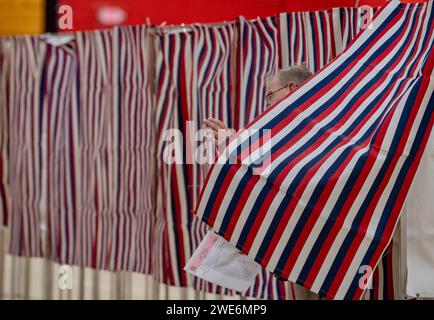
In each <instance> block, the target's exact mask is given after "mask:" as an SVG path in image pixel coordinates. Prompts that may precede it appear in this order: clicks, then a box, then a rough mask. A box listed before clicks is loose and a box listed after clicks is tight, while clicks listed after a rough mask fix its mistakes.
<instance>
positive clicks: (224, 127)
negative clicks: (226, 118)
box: [208, 118, 229, 129]
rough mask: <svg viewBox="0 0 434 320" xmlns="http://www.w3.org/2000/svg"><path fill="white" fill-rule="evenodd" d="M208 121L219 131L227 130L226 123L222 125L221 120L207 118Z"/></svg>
mask: <svg viewBox="0 0 434 320" xmlns="http://www.w3.org/2000/svg"><path fill="white" fill-rule="evenodd" d="M208 120H209V121H211V122H214V123H215V124H216V125H218V126H219V127H220V128H221V129H229V128H228V126H227V125H226V123H224V122H223V121H221V120H218V119H215V118H208Z"/></svg>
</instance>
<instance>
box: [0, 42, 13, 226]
mask: <svg viewBox="0 0 434 320" xmlns="http://www.w3.org/2000/svg"><path fill="white" fill-rule="evenodd" d="M10 41H11V40H9V39H8V38H7V37H4V38H0V114H1V115H2V117H1V119H0V228H1V226H3V225H7V223H8V211H9V206H10V204H9V180H8V167H9V161H8V145H9V126H8V100H7V93H8V91H7V89H8V80H9V62H8V59H9V58H8V57H9V54H8V51H9V43H10Z"/></svg>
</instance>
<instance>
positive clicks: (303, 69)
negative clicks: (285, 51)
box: [267, 64, 313, 86]
mask: <svg viewBox="0 0 434 320" xmlns="http://www.w3.org/2000/svg"><path fill="white" fill-rule="evenodd" d="M312 75H313V73H312V72H311V71H310V70H309V69H308V68H307V66H306V65H305V64H298V65H295V66H292V67H289V68H288V69H281V70H278V71H277V72H276V73H274V74H272V75H270V76H269V77H268V78H267V83H269V82H270V81H271V80H273V79H275V78H277V79H278V80H279V83H280V84H281V85H282V86H286V85H288V84H289V83H290V82H292V81H294V82H295V84H296V85H297V86H299V85H301V84H302V83H303V82H305V81H306V80H307V79H309V78H310V77H311V76H312Z"/></svg>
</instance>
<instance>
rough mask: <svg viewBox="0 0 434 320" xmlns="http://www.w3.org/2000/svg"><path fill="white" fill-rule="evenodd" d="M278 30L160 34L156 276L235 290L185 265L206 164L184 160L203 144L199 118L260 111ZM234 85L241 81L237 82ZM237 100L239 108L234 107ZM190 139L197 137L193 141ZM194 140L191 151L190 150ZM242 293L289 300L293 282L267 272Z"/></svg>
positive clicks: (259, 26)
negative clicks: (175, 155)
mask: <svg viewBox="0 0 434 320" xmlns="http://www.w3.org/2000/svg"><path fill="white" fill-rule="evenodd" d="M240 35H244V37H242V36H240ZM275 35H276V26H275V22H274V20H273V19H267V20H263V21H261V20H257V21H254V22H247V21H246V20H245V19H240V21H238V22H237V23H228V24H222V25H219V26H203V25H192V26H189V27H188V29H187V28H184V29H182V28H179V29H176V28H175V29H173V28H168V29H165V30H163V31H162V33H161V34H160V35H159V37H158V39H157V43H158V46H157V51H156V60H157V70H156V74H157V81H156V83H157V90H156V91H157V102H156V106H157V107H156V108H157V110H156V115H157V116H156V125H157V141H158V142H157V145H158V151H157V155H158V174H159V176H158V179H157V181H158V201H157V220H156V226H155V230H156V232H155V243H154V245H155V257H156V260H155V268H154V274H155V277H156V278H157V279H158V280H159V281H162V282H165V283H169V284H172V285H177V286H191V287H193V288H195V289H198V290H202V291H208V292H212V293H224V294H235V292H232V291H231V290H227V289H222V288H220V287H218V286H215V285H213V284H210V283H207V282H204V281H202V280H200V279H197V278H193V277H191V276H190V275H189V274H187V273H185V271H184V270H183V268H184V265H185V263H186V261H187V260H188V259H189V257H190V255H191V253H192V252H193V251H194V249H195V248H196V247H197V245H198V244H199V243H200V241H201V240H202V238H203V237H204V235H205V233H206V232H207V231H208V230H209V229H208V227H207V226H206V225H205V224H203V223H202V222H201V221H200V220H199V219H197V218H196V217H195V216H194V215H193V209H194V207H195V206H196V205H197V199H198V195H199V191H200V187H201V186H202V184H203V181H204V179H205V176H206V173H207V171H208V168H209V166H208V164H207V163H204V164H199V163H197V162H196V163H194V164H193V163H190V164H186V163H185V162H187V160H188V158H190V159H193V157H194V156H195V154H194V151H193V150H198V149H199V148H200V146H201V144H202V141H201V139H200V135H199V133H198V131H199V129H200V125H201V123H202V121H203V119H206V118H208V117H215V118H219V119H221V120H223V121H225V122H226V123H227V124H228V125H229V126H230V127H233V126H244V125H245V124H246V123H248V122H249V121H250V119H251V118H252V117H253V118H254V117H255V116H256V115H257V114H259V113H260V112H261V111H262V109H258V103H259V104H260V105H263V103H264V101H263V96H264V92H263V88H264V79H265V76H266V74H268V73H269V72H272V71H274V70H275V68H276V63H277V59H276V57H277V55H276V53H277V50H276V41H275ZM242 39H244V40H242ZM237 43H240V45H239V46H237ZM254 61H256V62H257V63H258V64H255V63H253V62H254ZM252 65H256V66H255V69H254V70H251V69H250V68H252ZM252 74H253V75H254V74H256V77H255V78H254V77H253V75H252ZM235 79H237V80H238V81H239V82H238V81H235ZM238 83H242V84H243V85H242V86H241V85H240V86H239V87H238ZM240 105H242V109H243V112H238V111H239V110H240ZM237 110H238V111H237ZM188 121H190V122H191V126H190V127H189V126H187V122H188ZM168 130H172V131H171V132H170V131H168ZM174 130H177V132H178V133H179V135H176V134H175V131H174ZM195 135H196V136H195ZM171 139H174V140H171ZM196 140H197V141H196ZM192 141H195V142H194V143H192V144H190V142H192ZM169 145H171V146H172V148H173V149H174V150H176V152H179V155H180V158H181V159H183V160H184V164H179V163H178V164H177V163H168V162H167V156H168V155H170V153H169V152H168V151H167V150H168V149H167V148H168V146H169ZM191 145H193V150H192V149H189V146H191ZM181 150H182V151H181ZM212 158H213V157H212ZM212 158H211V159H212ZM247 295H248V296H254V297H260V298H270V299H273V298H276V299H277V298H280V299H286V298H290V297H291V296H290V295H291V290H290V285H287V284H284V283H282V282H280V281H278V280H277V279H275V277H274V276H272V275H271V274H270V273H269V272H265V271H264V272H262V273H261V274H260V276H259V277H258V278H257V279H256V281H255V284H254V286H253V288H252V289H251V290H250V291H249V292H247Z"/></svg>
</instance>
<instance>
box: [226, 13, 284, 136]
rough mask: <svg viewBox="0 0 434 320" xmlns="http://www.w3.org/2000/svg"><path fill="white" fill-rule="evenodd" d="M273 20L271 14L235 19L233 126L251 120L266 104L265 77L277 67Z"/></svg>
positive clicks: (238, 126)
mask: <svg viewBox="0 0 434 320" xmlns="http://www.w3.org/2000/svg"><path fill="white" fill-rule="evenodd" d="M276 20H277V19H276V18H275V17H270V18H267V19H256V20H252V21H248V20H246V19H245V18H243V17H240V18H239V19H238V21H237V23H236V29H237V35H238V41H237V47H236V50H237V61H236V65H235V67H234V68H235V70H236V88H237V91H236V96H235V107H234V108H233V122H232V128H234V129H235V130H238V129H240V128H243V127H244V126H245V125H247V124H248V123H249V122H251V121H253V119H255V118H256V117H257V116H258V115H259V114H260V113H262V112H263V111H264V110H265V108H266V101H265V81H266V77H267V76H268V75H270V74H272V73H274V72H276V71H277V68H278V53H279V52H278V41H277V36H278V34H277V21H276Z"/></svg>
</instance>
